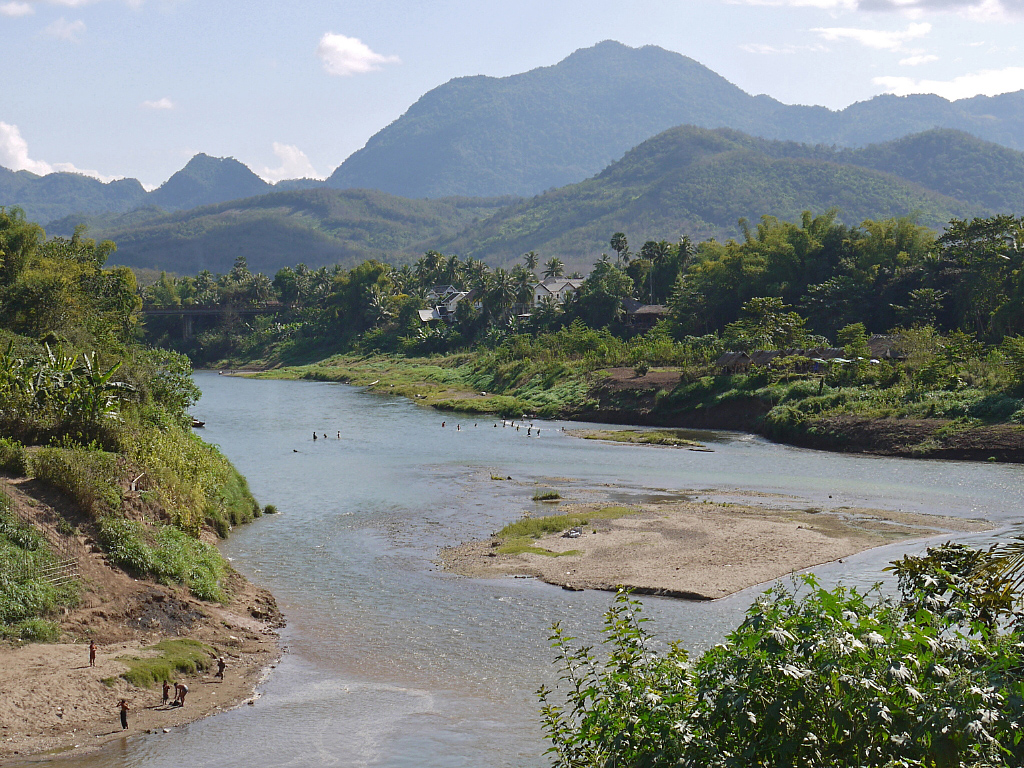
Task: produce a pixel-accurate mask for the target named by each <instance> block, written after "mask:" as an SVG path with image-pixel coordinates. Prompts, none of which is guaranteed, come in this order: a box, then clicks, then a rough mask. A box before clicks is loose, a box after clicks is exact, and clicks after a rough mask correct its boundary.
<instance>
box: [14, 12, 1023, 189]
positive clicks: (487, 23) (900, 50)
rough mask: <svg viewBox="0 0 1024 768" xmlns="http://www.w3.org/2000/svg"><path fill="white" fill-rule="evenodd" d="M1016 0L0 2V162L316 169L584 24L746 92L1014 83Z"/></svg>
mask: <svg viewBox="0 0 1024 768" xmlns="http://www.w3.org/2000/svg"><path fill="white" fill-rule="evenodd" d="M1022 32H1024V0H981V1H980V2H969V1H967V0H728V1H726V0H586V1H583V0H519V2H514V3H508V2H501V3H499V2H493V0H438V1H436V2H429V3H425V2H410V1H409V0H362V2H351V1H350V0H341V1H337V2H326V1H324V2H321V1H318V0H294V1H293V2H289V3H261V2H236V1H235V0H206V2H200V0H0V63H2V65H3V68H2V71H3V73H4V78H3V87H2V89H0V165H3V166H5V167H8V168H14V169H16V170H20V169H22V168H24V169H28V170H32V171H34V172H36V173H46V172H49V171H52V170H79V171H82V172H87V173H90V174H93V175H97V176H99V177H102V178H113V177H122V176H133V177H136V178H138V179H140V180H141V181H142V182H143V183H145V184H147V185H148V186H153V185H157V184H160V183H162V182H163V181H164V180H165V179H166V178H167V177H168V176H170V174H172V173H173V172H174V171H176V170H178V169H179V168H181V167H182V166H183V165H184V164H185V163H186V162H187V161H188V159H189V158H190V157H191V156H192V155H194V154H195V153H197V152H205V153H207V154H210V155H214V156H232V157H235V158H237V159H239V160H241V161H242V162H244V163H246V165H248V166H249V167H250V168H252V169H253V170H254V171H256V172H257V173H259V174H260V175H262V176H263V177H264V178H267V179H269V180H277V179H279V178H291V177H295V176H303V175H315V176H320V177H322V176H326V175H328V174H330V173H331V171H333V170H334V168H336V167H337V166H338V165H339V164H340V163H341V162H342V161H343V160H344V159H345V158H346V157H347V156H348V155H349V154H351V153H352V152H353V151H355V150H356V149H358V148H360V147H361V146H362V145H363V144H364V143H365V142H366V140H367V139H368V138H369V137H370V136H371V135H372V134H373V133H375V132H376V131H378V130H380V129H381V128H383V127H384V126H386V125H387V124H388V123H390V122H391V121H393V120H395V119H396V118H398V117H399V116H400V115H401V114H402V113H403V112H404V111H405V110H406V109H407V108H408V107H409V105H411V104H412V103H413V102H414V101H415V100H416V99H417V98H419V96H421V95H422V94H423V93H425V92H426V91H428V90H429V89H431V88H433V87H435V86H437V85H440V84H441V83H444V82H446V81H448V80H450V79H451V78H453V77H459V76H463V75H478V74H485V75H492V76H498V77H500V76H506V75H510V74H515V73H517V72H523V71H526V70H528V69H532V68H534V67H538V66H546V65H550V64H554V63H555V62H557V61H559V60H561V59H563V58H565V57H566V56H567V55H569V54H570V53H571V52H572V51H574V50H576V49H578V48H583V47H588V46H591V45H593V44H595V43H597V42H599V41H601V40H607V39H614V40H618V41H620V42H623V43H625V44H627V45H632V46H641V45H647V44H654V45H659V46H661V47H663V48H666V49H669V50H672V51H677V52H679V53H682V54H685V55H687V56H690V57H691V58H694V59H696V60H697V61H699V62H701V63H702V64H704V65H706V66H708V67H710V68H711V69H713V70H714V71H716V72H718V73H719V74H721V75H723V76H724V77H726V78H727V79H729V80H730V81H732V82H733V83H735V84H736V85H738V86H739V87H741V88H743V89H744V90H746V91H748V92H749V93H755V94H756V93H766V94H769V95H771V96H773V97H775V98H777V99H779V100H781V101H783V102H786V103H790V104H794V103H796V104H821V105H824V106H827V107H830V108H833V109H837V108H842V107H845V106H847V105H848V104H851V103H853V102H855V101H861V100H864V99H868V98H871V97H872V96H874V95H876V94H880V93H890V92H891V93H899V94H904V93H923V92H927V93H938V94H939V95H942V96H945V97H947V98H963V97H965V96H971V95H975V94H978V93H987V94H994V93H1004V92H1007V91H1016V90H1021V89H1024V50H1022V48H1021V45H1020V43H1019V40H1020V38H1021V33H1022Z"/></svg>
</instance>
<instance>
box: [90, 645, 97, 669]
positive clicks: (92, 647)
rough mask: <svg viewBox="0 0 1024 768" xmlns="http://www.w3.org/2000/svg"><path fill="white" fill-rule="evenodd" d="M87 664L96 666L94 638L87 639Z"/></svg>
mask: <svg viewBox="0 0 1024 768" xmlns="http://www.w3.org/2000/svg"><path fill="white" fill-rule="evenodd" d="M89 666H90V667H95V666H96V641H95V640H90V641H89Z"/></svg>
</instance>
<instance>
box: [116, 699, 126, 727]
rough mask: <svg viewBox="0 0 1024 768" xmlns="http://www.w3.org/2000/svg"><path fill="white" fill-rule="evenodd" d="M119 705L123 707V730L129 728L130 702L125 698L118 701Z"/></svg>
mask: <svg viewBox="0 0 1024 768" xmlns="http://www.w3.org/2000/svg"><path fill="white" fill-rule="evenodd" d="M117 706H119V707H120V708H121V730H122V731H127V730H128V702H127V701H126V700H125V699H121V701H119V702H118V703H117Z"/></svg>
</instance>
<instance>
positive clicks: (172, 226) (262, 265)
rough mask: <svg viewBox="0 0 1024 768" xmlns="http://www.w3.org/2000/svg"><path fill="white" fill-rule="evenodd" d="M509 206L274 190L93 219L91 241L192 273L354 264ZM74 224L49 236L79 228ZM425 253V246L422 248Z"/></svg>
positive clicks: (125, 258) (135, 261) (137, 261)
mask: <svg viewBox="0 0 1024 768" xmlns="http://www.w3.org/2000/svg"><path fill="white" fill-rule="evenodd" d="M508 202H509V201H508V199H504V200H478V199H461V200H454V199H453V200H405V199H402V198H396V197H393V196H391V195H386V194H384V193H383V192H376V191H372V190H346V191H339V190H329V189H312V190H301V191H296V192H278V193H273V194H269V195H262V196H259V197H253V198H247V199H244V200H235V201H233V202H229V203H221V204H219V205H213V206H206V207H202V208H196V209H193V210H191V211H182V212H179V213H171V214H165V213H160V212H157V211H152V210H151V211H148V212H146V211H139V212H135V213H132V214H127V215H126V216H121V217H105V218H98V219H94V220H92V221H90V222H89V223H90V225H91V230H90V232H91V234H93V235H95V236H97V237H100V238H104V239H106V238H109V239H112V240H114V241H115V242H116V243H117V244H118V250H117V253H116V254H114V255H113V256H112V257H111V261H112V262H116V263H118V264H125V265H128V266H131V267H141V268H152V269H163V270H167V271H172V272H179V273H183V274H195V273H197V272H199V271H201V270H203V269H209V270H211V271H214V272H226V271H228V270H230V268H231V265H232V263H233V262H234V259H235V257H236V256H239V255H242V256H245V257H246V258H247V259H248V262H249V265H250V267H252V269H254V270H258V271H263V272H270V273H273V272H274V271H276V270H277V269H278V268H279V267H281V266H283V265H285V264H289V265H291V264H295V263H296V262H299V261H301V262H305V263H306V264H307V265H308V266H310V267H317V266H321V265H326V264H338V263H340V264H344V265H347V266H349V265H352V264H355V263H357V262H360V261H363V260H364V259H370V258H376V259H384V258H388V259H393V258H394V257H395V256H396V254H402V253H415V252H417V251H418V250H419V249H420V247H421V246H420V244H421V243H426V242H433V241H436V240H439V239H441V238H444V237H449V236H451V235H452V234H453V233H454V232H457V231H458V230H460V229H462V228H463V227H465V226H467V225H469V224H470V223H472V222H474V221H475V220H476V219H478V218H480V217H481V216H484V215H489V214H491V213H492V212H493V211H494V210H495V209H496V208H498V207H499V206H501V205H505V204H507V203H508ZM73 221H74V220H73V219H67V220H64V221H63V222H61V226H60V227H51V228H50V230H51V231H52V232H55V233H60V231H61V230H62V229H67V228H68V227H71V228H73ZM424 247H425V246H424Z"/></svg>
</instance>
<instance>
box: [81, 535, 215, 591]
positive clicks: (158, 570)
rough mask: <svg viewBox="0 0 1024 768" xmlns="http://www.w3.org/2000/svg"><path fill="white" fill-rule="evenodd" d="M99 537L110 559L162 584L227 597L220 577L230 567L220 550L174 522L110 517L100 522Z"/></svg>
mask: <svg viewBox="0 0 1024 768" xmlns="http://www.w3.org/2000/svg"><path fill="white" fill-rule="evenodd" d="M100 540H101V541H102V542H103V545H104V547H105V548H106V550H107V552H108V554H109V555H110V560H111V562H113V563H114V564H115V565H117V566H119V567H121V568H123V569H125V570H126V571H129V572H132V573H136V574H139V575H142V576H152V577H153V578H154V579H156V580H157V581H159V582H161V583H163V584H184V585H185V586H187V587H188V588H189V590H190V591H191V592H192V594H193V595H195V596H196V597H198V598H199V599H201V600H218V601H219V600H222V599H223V598H224V592H223V588H222V585H221V581H222V579H223V578H224V574H225V572H226V570H227V569H226V566H225V564H224V560H223V558H222V557H221V555H220V553H219V552H218V551H217V550H216V549H215V548H214V547H211V546H210V545H209V544H205V543H203V542H201V541H198V540H196V539H193V538H192V537H191V536H189V535H188V534H187V533H184V532H183V531H180V530H178V529H177V528H174V527H173V526H169V525H162V526H153V527H149V526H147V525H145V524H143V523H140V522H137V521H134V520H125V519H122V518H114V517H107V518H104V519H103V521H102V522H101V524H100Z"/></svg>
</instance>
